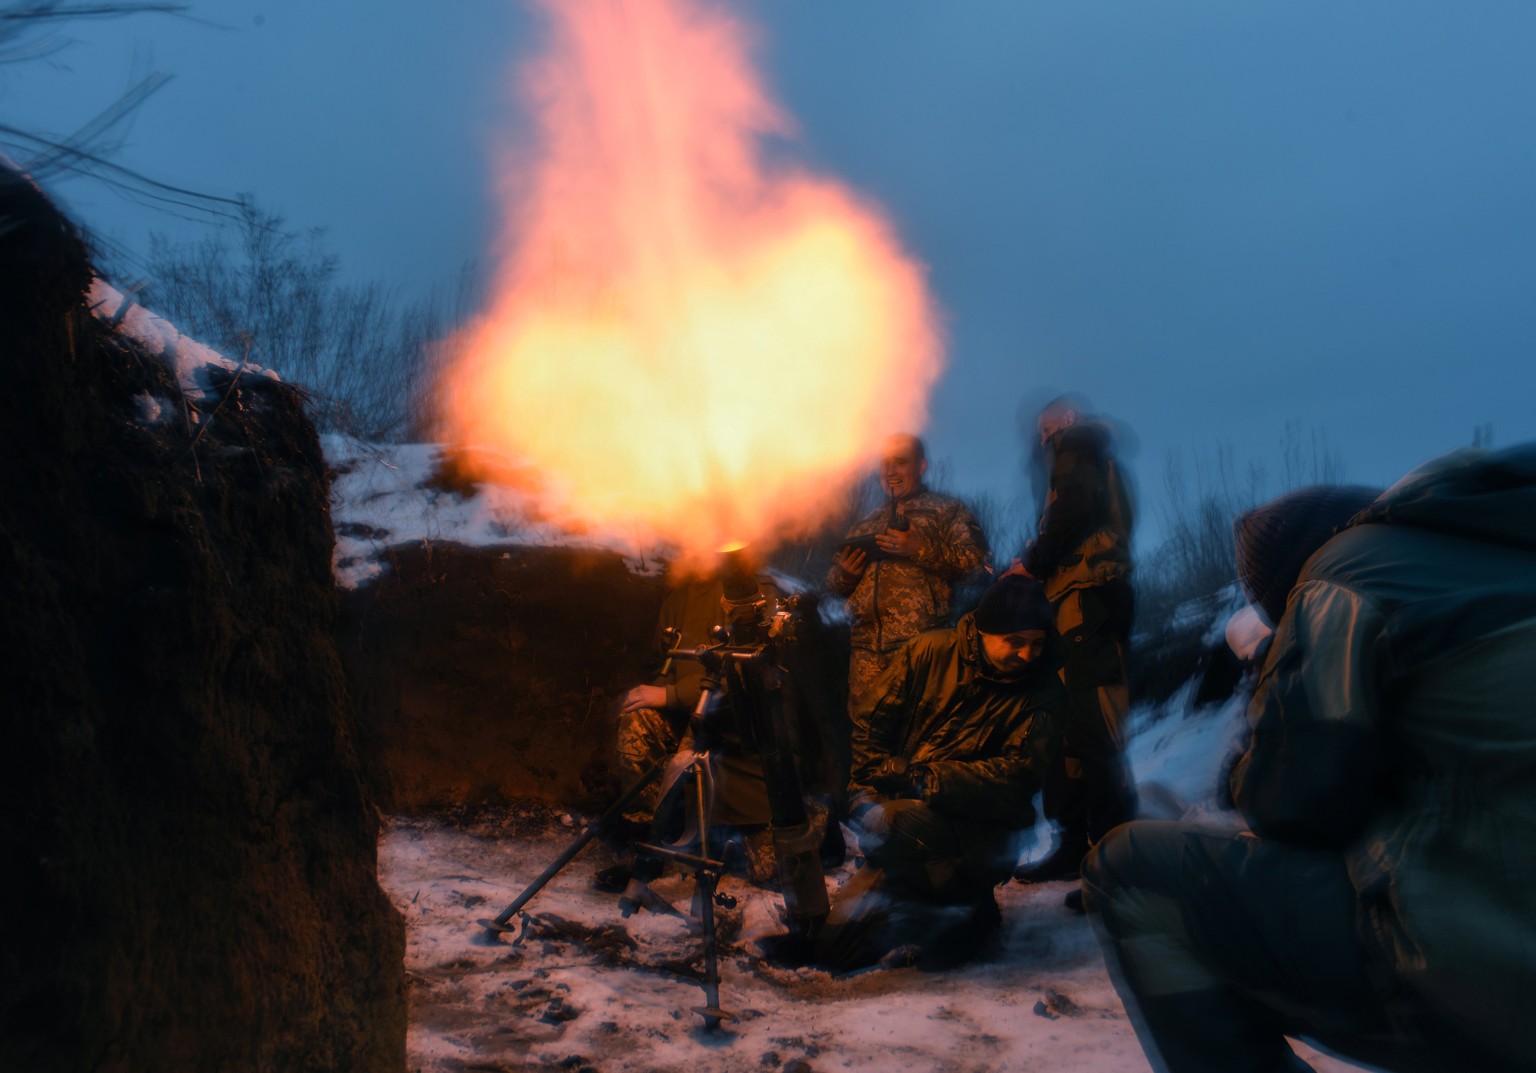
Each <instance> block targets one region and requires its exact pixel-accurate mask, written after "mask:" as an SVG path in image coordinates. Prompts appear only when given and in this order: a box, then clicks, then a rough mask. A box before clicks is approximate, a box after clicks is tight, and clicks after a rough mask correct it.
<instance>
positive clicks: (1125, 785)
mask: <svg viewBox="0 0 1536 1073" xmlns="http://www.w3.org/2000/svg"><path fill="white" fill-rule="evenodd" d="M1039 432H1040V446H1041V447H1042V449H1043V450H1044V451H1045V452H1046V459H1047V461H1048V463H1049V464H1050V489H1049V493H1048V496H1047V500H1046V506H1045V510H1044V511H1043V512H1042V514H1041V517H1040V529H1039V533H1038V535H1037V536H1036V537H1035V539H1034V540H1033V541H1032V542H1031V543H1030V545H1029V547H1028V548H1027V549H1026V551H1025V553H1024V557H1023V559H1022V561H1021V562H1019V563H1016V564H1015V565H1014V567H1013V570H1015V571H1020V572H1022V573H1024V574H1026V575H1027V576H1029V577H1033V578H1038V579H1039V580H1040V582H1041V583H1042V584H1043V585H1044V586H1045V592H1046V595H1047V596H1048V597H1050V599H1051V601H1052V603H1053V604H1055V606H1056V629H1057V632H1059V633H1060V634H1061V637H1062V639H1063V641H1064V642H1065V645H1066V664H1065V666H1064V667H1063V668H1062V678H1063V679H1064V680H1065V682H1066V686H1067V692H1068V694H1070V696H1071V698H1072V706H1071V709H1070V711H1069V714H1068V717H1067V720H1066V722H1065V725H1063V726H1062V727H1060V728H1059V730H1058V733H1059V741H1058V743H1057V744H1058V745H1059V749H1058V750H1055V752H1056V755H1057V756H1058V757H1059V759H1058V760H1057V761H1056V767H1055V770H1053V771H1051V772H1047V773H1045V812H1046V815H1047V816H1049V817H1050V818H1051V819H1052V820H1054V821H1056V823H1057V824H1058V825H1059V827H1060V829H1061V841H1060V842H1059V844H1058V846H1057V848H1056V850H1055V852H1054V853H1053V854H1052V855H1051V856H1050V857H1048V858H1047V859H1046V860H1045V861H1043V862H1041V863H1040V864H1037V865H1034V866H1032V867H1030V868H1027V869H1023V870H1021V871H1020V873H1019V879H1020V880H1023V881H1025V882H1034V881H1038V880H1044V879H1055V878H1059V877H1075V876H1076V875H1077V873H1078V867H1079V865H1080V864H1081V862H1082V859H1083V856H1084V855H1085V854H1086V853H1087V852H1088V847H1089V846H1090V845H1092V844H1093V843H1095V842H1097V841H1098V840H1099V839H1101V838H1103V837H1104V835H1105V834H1107V833H1108V832H1109V830H1110V829H1111V828H1112V827H1114V826H1115V825H1116V824H1119V823H1123V822H1125V821H1126V820H1129V819H1131V818H1132V817H1133V816H1134V815H1135V813H1136V790H1135V785H1134V784H1133V783H1132V781H1131V775H1130V771H1129V769H1128V768H1127V766H1126V763H1125V758H1124V753H1125V716H1126V712H1127V710H1128V709H1129V707H1130V691H1129V689H1128V686H1127V682H1126V671H1125V656H1126V646H1127V643H1128V641H1129V638H1130V632H1131V617H1132V611H1133V608H1134V597H1133V594H1132V591H1131V585H1130V574H1131V548H1130V542H1131V504H1130V496H1129V494H1128V489H1127V487H1126V484H1125V480H1124V477H1123V474H1122V473H1121V472H1120V469H1119V465H1118V463H1117V461H1116V458H1115V452H1114V440H1115V437H1114V430H1113V429H1112V428H1111V426H1110V425H1109V424H1108V423H1107V422H1105V421H1103V420H1100V419H1096V418H1093V417H1091V416H1090V415H1089V414H1088V413H1087V412H1086V407H1085V406H1084V404H1083V402H1082V400H1080V399H1078V398H1076V397H1075V396H1070V395H1064V396H1062V397H1061V398H1059V399H1056V400H1055V401H1053V402H1051V403H1049V404H1048V405H1047V406H1046V407H1045V409H1044V410H1043V411H1041V413H1040V419H1039ZM1080 899H1081V894H1080V893H1079V892H1078V891H1073V892H1072V893H1071V894H1070V895H1068V903H1069V904H1071V905H1073V906H1074V907H1079V906H1081V901H1080Z"/></svg>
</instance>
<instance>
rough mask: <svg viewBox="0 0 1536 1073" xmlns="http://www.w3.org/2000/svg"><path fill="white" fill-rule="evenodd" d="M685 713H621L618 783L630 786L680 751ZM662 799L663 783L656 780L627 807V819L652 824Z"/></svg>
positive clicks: (649, 710) (644, 710) (638, 710)
mask: <svg viewBox="0 0 1536 1073" xmlns="http://www.w3.org/2000/svg"><path fill="white" fill-rule="evenodd" d="M687 722H688V716H687V714H686V713H669V712H664V711H660V710H658V709H656V708H634V709H631V710H630V711H627V712H620V713H619V726H618V760H619V783H620V786H621V787H622V788H623V789H626V790H627V789H629V788H630V787H631V786H633V785H634V784H635V783H637V782H639V781H640V779H641V778H642V777H643V776H644V775H645V773H646V772H648V771H650V770H651V768H652V767H654V766H655V765H656V764H657V762H658V761H661V760H663V759H665V758H666V757H669V756H671V755H672V754H673V753H675V752H677V750H678V746H679V745H680V744H681V742H682V737H683V731H684V730H685V729H686V727H687ZM660 799H661V782H660V780H656V781H653V782H652V783H651V784H650V786H648V787H647V788H646V789H645V790H644V791H642V792H641V794H640V796H639V797H637V798H635V800H634V801H633V802H631V803H630V806H629V808H627V809H625V810H624V819H625V820H626V821H628V822H629V823H632V824H640V825H649V824H650V822H651V819H652V818H653V817H654V816H655V814H656V805H657V803H658V802H659V801H660Z"/></svg>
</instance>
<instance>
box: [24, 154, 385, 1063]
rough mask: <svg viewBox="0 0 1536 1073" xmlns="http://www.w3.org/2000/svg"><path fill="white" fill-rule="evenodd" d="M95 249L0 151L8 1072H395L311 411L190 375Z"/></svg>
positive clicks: (259, 382) (255, 385)
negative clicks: (209, 396)
mask: <svg viewBox="0 0 1536 1073" xmlns="http://www.w3.org/2000/svg"><path fill="white" fill-rule="evenodd" d="M90 271H91V270H90V266H89V264H88V263H87V261H86V259H85V256H84V250H83V247H82V246H81V244H80V243H79V241H78V240H77V239H75V238H74V237H73V234H72V231H71V228H70V226H69V225H68V223H67V222H66V221H64V220H63V219H62V218H61V217H60V216H58V215H57V213H56V212H55V211H54V210H53V209H52V207H51V206H50V205H48V204H47V202H46V201H45V200H44V199H43V198H42V196H41V195H40V194H39V193H37V191H36V190H35V189H34V188H33V187H32V186H31V185H30V184H29V183H27V182H26V181H25V180H22V179H20V178H19V177H17V176H15V175H13V174H11V173H7V172H0V324H3V326H4V328H3V330H0V346H3V348H4V350H3V354H4V369H5V376H6V380H7V383H6V389H5V391H4V392H3V393H0V435H3V437H4V439H3V444H4V450H5V456H6V465H5V467H4V473H5V475H6V480H7V487H6V489H5V493H4V495H3V496H0V652H3V653H4V659H3V661H0V697H3V698H4V704H5V708H6V711H7V713H8V717H7V722H6V727H7V740H6V749H5V750H4V759H3V761H0V805H3V808H4V812H5V815H6V817H7V822H6V824H5V830H4V834H3V835H0V839H3V851H0V875H4V877H5V886H6V895H7V902H8V907H7V909H8V911H7V914H6V915H7V920H8V921H10V922H11V925H12V926H11V928H10V930H9V934H8V936H7V939H6V942H5V945H4V950H5V953H4V955H3V972H0V1068H4V1069H17V1070H22V1069H24V1070H28V1071H38V1070H53V1069H58V1070H80V1069H93V1070H129V1069H210V1070H211V1069H246V1070H268V1069H280V1068H281V1069H352V1070H380V1071H383V1070H391V1071H393V1070H398V1069H399V1068H401V1066H402V1065H403V1062H404V1039H405V1016H406V1005H405V988H404V973H403V969H402V964H401V959H402V952H403V929H402V926H401V922H400V918H399V916H398V915H397V914H396V912H395V911H394V910H393V909H392V908H391V907H390V905H389V903H388V901H387V900H386V899H385V897H384V895H383V893H382V892H381V891H380V889H379V886H378V883H377V879H376V832H377V820H376V812H375V810H374V808H373V806H372V803H371V802H370V801H369V800H368V798H367V797H366V795H365V793H364V791H363V783H362V780H361V771H360V766H359V763H358V759H357V756H356V753H355V750H354V747H353V728H352V725H351V719H350V712H349V709H348V707H347V696H346V682H345V676H344V674H343V672H342V669H341V664H340V661H339V659H338V658H337V654H336V647H335V643H334V633H333V631H334V623H335V610H336V609H335V596H334V590H333V586H332V580H331V574H330V552H331V544H332V536H331V531H330V525H329V521H328V515H327V482H326V479H325V472H324V465H323V460H322V458H321V455H320V449H319V443H318V441H317V439H316V437H315V433H314V429H313V428H312V427H311V425H310V423H309V421H308V419H307V418H306V417H305V415H304V413H303V409H302V405H301V400H300V398H299V397H298V395H297V393H296V392H294V391H293V390H292V389H289V388H287V387H285V386H283V385H281V384H277V383H276V382H274V381H271V380H269V379H265V378H260V377H247V378H243V379H240V380H238V381H236V380H235V379H233V378H225V379H224V380H223V381H222V382H221V383H219V384H217V385H215V386H216V388H217V396H218V397H217V398H216V399H213V400H207V401H205V400H201V399H197V398H192V397H188V396H185V395H183V393H182V391H181V389H180V388H179V386H178V384H177V382H176V380H175V379H174V377H173V376H172V375H171V373H170V370H169V368H168V366H167V364H166V363H165V362H164V361H163V360H162V359H160V358H158V357H156V356H152V355H148V354H145V353H143V352H142V350H141V349H140V348H138V347H137V346H136V345H134V344H131V343H130V342H129V341H127V340H126V339H124V338H122V337H120V336H118V335H117V334H116V333H115V332H113V331H112V330H111V329H110V328H108V327H107V326H106V325H105V324H103V323H102V322H101V321H100V320H98V319H97V318H96V317H95V316H93V315H92V314H91V313H90V312H89V311H88V310H87V309H86V307H85V304H84V297H85V292H86V289H87V287H88V285H89V282H90ZM150 415H154V416H150Z"/></svg>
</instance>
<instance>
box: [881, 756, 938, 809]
mask: <svg viewBox="0 0 1536 1073" xmlns="http://www.w3.org/2000/svg"><path fill="white" fill-rule="evenodd" d="M927 781H928V769H927V768H925V767H923V766H922V765H921V764H914V765H908V763H907V759H906V757H904V756H890V757H887V758H886V759H884V760H882V761H880V765H879V766H878V767H877V768H875V770H874V771H873V772H872V773H871V774H870V776H869V785H871V786H873V787H874V788H875V789H876V790H879V791H880V792H881V793H882V794H886V795H887V796H889V797H898V798H899V797H910V798H916V799H917V800H919V801H921V800H922V799H923V793H924V790H925V789H926V784H927Z"/></svg>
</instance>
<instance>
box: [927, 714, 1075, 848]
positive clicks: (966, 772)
mask: <svg viewBox="0 0 1536 1073" xmlns="http://www.w3.org/2000/svg"><path fill="white" fill-rule="evenodd" d="M1065 704H1066V692H1065V691H1064V690H1050V691H1048V692H1047V693H1046V694H1045V695H1043V696H1041V697H1038V698H1036V699H1034V700H1032V702H1031V704H1030V705H1029V707H1028V708H1027V709H1026V710H1025V712H1024V713H1023V714H1022V716H1021V718H1020V719H1019V720H1018V721H1016V722H1015V724H1014V725H1013V726H1012V727H1011V728H1010V730H1009V733H1008V735H1007V737H1006V738H1005V739H1004V741H1003V742H1002V744H1001V745H1000V746H999V748H998V750H997V753H996V755H994V756H989V757H984V758H979V759H975V760H936V761H933V762H932V763H930V764H927V765H926V767H927V769H928V786H927V792H926V793H925V794H924V800H925V801H926V802H927V803H928V804H929V805H930V806H932V807H933V808H935V809H937V810H938V811H940V812H945V813H949V814H951V815H957V816H973V817H977V818H982V819H992V820H1002V821H1004V822H1005V823H1007V824H1009V825H1010V826H1014V827H1023V826H1027V825H1028V824H1029V823H1030V822H1031V821H1032V820H1033V819H1034V806H1033V805H1032V803H1031V801H1032V799H1033V798H1034V796H1035V794H1036V792H1038V791H1039V789H1040V779H1039V775H1038V773H1037V771H1036V770H1035V763H1036V761H1035V759H1034V758H1035V757H1036V755H1038V754H1039V753H1040V751H1041V742H1042V739H1043V738H1044V737H1045V736H1046V726H1047V723H1048V722H1049V720H1050V719H1051V718H1053V717H1055V718H1059V717H1060V715H1061V713H1060V712H1057V711H1055V710H1054V709H1056V708H1063V709H1064V706H1065Z"/></svg>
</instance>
